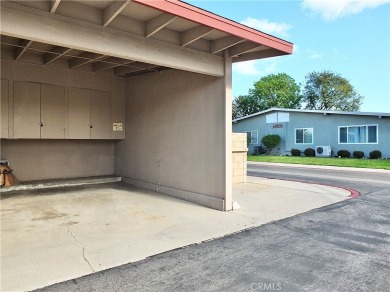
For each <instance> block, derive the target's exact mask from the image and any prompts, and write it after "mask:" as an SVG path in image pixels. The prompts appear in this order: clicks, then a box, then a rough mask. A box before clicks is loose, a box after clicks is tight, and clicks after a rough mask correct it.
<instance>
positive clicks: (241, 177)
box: [232, 133, 248, 184]
mask: <svg viewBox="0 0 390 292" xmlns="http://www.w3.org/2000/svg"><path fill="white" fill-rule="evenodd" d="M232 141H233V147H232V152H233V155H232V157H233V179H232V181H233V183H234V184H236V183H244V182H246V169H247V167H246V159H247V152H248V148H247V140H246V133H243V134H241V133H233V137H232Z"/></svg>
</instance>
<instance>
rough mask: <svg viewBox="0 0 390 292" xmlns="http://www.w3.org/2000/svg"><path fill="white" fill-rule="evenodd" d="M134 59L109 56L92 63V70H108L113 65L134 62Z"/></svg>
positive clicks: (117, 65)
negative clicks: (106, 58)
mask: <svg viewBox="0 0 390 292" xmlns="http://www.w3.org/2000/svg"><path fill="white" fill-rule="evenodd" d="M134 62H135V61H129V60H123V59H119V58H110V59H108V60H105V61H104V62H97V63H94V64H93V65H92V66H93V72H101V71H104V70H109V69H112V68H115V67H119V66H122V65H128V64H131V63H134Z"/></svg>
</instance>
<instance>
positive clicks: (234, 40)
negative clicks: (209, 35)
mask: <svg viewBox="0 0 390 292" xmlns="http://www.w3.org/2000/svg"><path fill="white" fill-rule="evenodd" d="M244 41H245V40H244V39H242V38H240V37H237V36H227V37H224V38H220V39H217V40H214V41H211V51H210V53H211V54H216V53H218V52H220V51H223V50H225V49H228V48H230V47H232V46H235V45H237V44H239V43H242V42H244Z"/></svg>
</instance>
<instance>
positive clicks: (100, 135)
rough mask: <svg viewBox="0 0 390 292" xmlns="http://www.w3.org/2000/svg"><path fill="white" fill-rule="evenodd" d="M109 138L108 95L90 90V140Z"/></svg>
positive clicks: (109, 111)
mask: <svg viewBox="0 0 390 292" xmlns="http://www.w3.org/2000/svg"><path fill="white" fill-rule="evenodd" d="M110 138H111V98H110V93H109V92H107V91H101V90H91V139H110Z"/></svg>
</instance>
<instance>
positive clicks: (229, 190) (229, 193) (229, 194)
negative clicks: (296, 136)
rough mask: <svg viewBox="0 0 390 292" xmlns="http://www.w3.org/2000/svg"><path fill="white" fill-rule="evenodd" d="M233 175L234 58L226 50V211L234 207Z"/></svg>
mask: <svg viewBox="0 0 390 292" xmlns="http://www.w3.org/2000/svg"><path fill="white" fill-rule="evenodd" d="M232 176H233V170H232V58H231V57H230V55H229V53H228V50H225V211H229V210H232V208H233V186H232Z"/></svg>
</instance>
